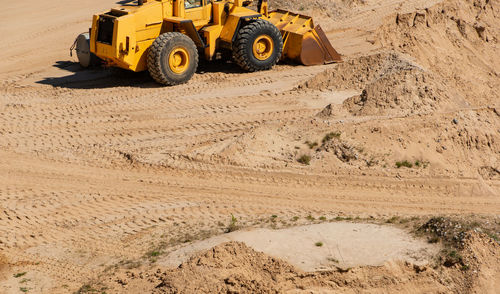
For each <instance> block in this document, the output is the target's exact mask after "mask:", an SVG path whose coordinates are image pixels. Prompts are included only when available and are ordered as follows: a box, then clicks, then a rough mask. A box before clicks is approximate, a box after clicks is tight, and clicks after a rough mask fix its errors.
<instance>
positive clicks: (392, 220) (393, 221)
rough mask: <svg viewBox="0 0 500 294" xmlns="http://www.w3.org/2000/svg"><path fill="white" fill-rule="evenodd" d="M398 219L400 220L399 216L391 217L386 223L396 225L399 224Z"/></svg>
mask: <svg viewBox="0 0 500 294" xmlns="http://www.w3.org/2000/svg"><path fill="white" fill-rule="evenodd" d="M398 219H399V217H398V216H393V217H391V218H390V219H388V220H387V221H386V223H388V224H394V223H396V222H397V220H398Z"/></svg>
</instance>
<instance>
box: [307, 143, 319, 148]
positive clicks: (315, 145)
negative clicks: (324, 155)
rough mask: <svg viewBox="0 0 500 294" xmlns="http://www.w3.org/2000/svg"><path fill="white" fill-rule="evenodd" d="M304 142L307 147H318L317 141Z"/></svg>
mask: <svg viewBox="0 0 500 294" xmlns="http://www.w3.org/2000/svg"><path fill="white" fill-rule="evenodd" d="M305 144H306V145H307V146H308V147H309V149H313V148H314V147H318V145H319V144H318V142H309V141H305Z"/></svg>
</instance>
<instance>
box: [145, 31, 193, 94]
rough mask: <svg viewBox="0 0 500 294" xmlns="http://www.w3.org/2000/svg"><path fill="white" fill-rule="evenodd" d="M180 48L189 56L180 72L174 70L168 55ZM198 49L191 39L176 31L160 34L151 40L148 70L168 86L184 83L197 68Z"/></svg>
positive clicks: (154, 77)
mask: <svg viewBox="0 0 500 294" xmlns="http://www.w3.org/2000/svg"><path fill="white" fill-rule="evenodd" d="M179 48H182V49H183V50H185V51H186V52H187V55H188V56H189V58H188V60H187V61H186V63H187V65H186V68H185V70H183V71H182V72H174V71H173V70H172V69H171V66H170V64H169V57H170V55H171V54H172V52H173V51H174V50H178V49H179ZM198 61H199V57H198V50H197V48H196V45H195V44H194V42H193V40H191V38H189V37H188V36H186V35H184V34H181V33H178V32H168V33H164V34H161V35H160V36H159V37H158V38H156V40H155V41H154V42H153V44H152V45H151V47H150V48H149V52H148V71H149V74H150V75H151V77H152V78H153V79H154V80H155V81H156V82H158V83H160V84H163V85H168V86H173V85H179V84H184V83H186V82H187V81H189V80H190V79H191V78H192V77H193V75H194V73H195V72H196V69H197V68H198Z"/></svg>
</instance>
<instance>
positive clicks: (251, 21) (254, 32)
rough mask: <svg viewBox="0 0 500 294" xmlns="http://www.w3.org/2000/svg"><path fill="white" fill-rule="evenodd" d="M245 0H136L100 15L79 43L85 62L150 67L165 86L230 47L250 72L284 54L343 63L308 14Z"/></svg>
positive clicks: (189, 74)
mask: <svg viewBox="0 0 500 294" xmlns="http://www.w3.org/2000/svg"><path fill="white" fill-rule="evenodd" d="M251 2H252V1H243V0H138V1H131V2H128V3H125V4H122V5H121V6H119V7H117V8H113V9H111V10H110V11H107V12H105V13H102V14H98V15H94V17H93V20H92V28H91V29H90V31H89V32H88V33H84V34H81V35H79V36H78V38H77V39H76V41H75V44H74V47H73V48H75V49H76V52H77V56H78V59H79V62H80V64H81V65H82V66H83V67H88V66H91V65H92V64H96V62H98V61H100V62H101V63H103V64H104V65H105V66H112V67H120V68H124V69H127V70H132V71H136V72H139V71H144V70H148V71H149V73H150V75H151V77H152V78H153V79H154V80H155V81H157V82H158V83H161V84H164V85H177V84H182V83H185V82H187V81H189V79H190V78H191V77H192V76H193V74H194V73H195V72H196V69H197V67H198V61H199V54H201V55H202V56H203V58H205V59H206V60H213V59H214V58H215V57H216V54H217V53H218V52H223V51H226V52H231V54H232V57H233V60H234V62H235V63H236V64H238V65H239V66H240V67H241V68H243V69H244V70H246V71H260V70H268V69H271V68H272V67H273V66H274V65H275V64H276V63H277V62H278V61H279V60H280V59H290V60H293V61H295V62H297V63H301V64H304V65H318V64H327V63H332V62H339V61H341V57H340V55H339V54H338V53H337V52H336V51H335V49H333V47H332V45H331V44H330V41H328V39H327V37H326V35H325V33H324V32H323V30H322V29H321V27H319V26H314V24H313V20H312V19H311V18H310V17H308V16H305V15H300V14H296V13H291V12H288V11H285V10H276V11H269V9H268V2H267V0H259V3H258V8H257V10H258V11H255V10H252V9H250V8H248V6H249V5H250V4H251Z"/></svg>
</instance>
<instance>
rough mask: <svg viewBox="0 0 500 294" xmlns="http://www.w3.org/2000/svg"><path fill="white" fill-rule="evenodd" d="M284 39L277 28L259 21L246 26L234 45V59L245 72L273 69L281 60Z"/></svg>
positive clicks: (261, 20)
mask: <svg viewBox="0 0 500 294" xmlns="http://www.w3.org/2000/svg"><path fill="white" fill-rule="evenodd" d="M282 52H283V38H282V37H281V33H280V31H279V30H278V28H277V27H276V26H274V25H273V24H272V23H270V22H269V21H267V20H263V19H257V20H253V21H251V22H249V23H248V24H246V25H245V26H244V27H243V28H242V29H240V31H239V32H238V35H237V36H236V40H235V42H234V44H233V59H234V61H235V62H236V63H237V64H238V65H239V66H240V67H241V68H243V69H244V70H247V71H259V70H268V69H271V68H272V67H273V66H274V65H275V64H276V63H277V62H278V61H279V59H280V58H281V54H282Z"/></svg>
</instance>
